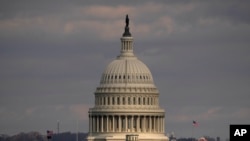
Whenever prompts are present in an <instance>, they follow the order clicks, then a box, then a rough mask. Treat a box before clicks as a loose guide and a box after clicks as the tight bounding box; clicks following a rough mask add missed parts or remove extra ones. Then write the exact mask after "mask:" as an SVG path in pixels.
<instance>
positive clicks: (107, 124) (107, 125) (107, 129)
mask: <svg viewBox="0 0 250 141" xmlns="http://www.w3.org/2000/svg"><path fill="white" fill-rule="evenodd" d="M108 120H109V118H108V115H106V132H108V131H109V121H108Z"/></svg>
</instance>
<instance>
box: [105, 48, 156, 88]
mask: <svg viewBox="0 0 250 141" xmlns="http://www.w3.org/2000/svg"><path fill="white" fill-rule="evenodd" d="M100 84H101V87H110V86H112V87H121V86H124V87H125V86H127V87H129V86H133V87H152V88H154V87H155V86H154V82H153V77H152V74H151V72H150V70H149V69H148V67H147V66H146V65H145V64H144V63H143V62H141V61H140V60H138V59H137V58H136V57H135V56H124V54H123V53H121V55H120V56H118V57H117V58H116V59H115V60H113V61H112V62H111V63H110V64H109V65H108V66H107V67H106V69H105V71H104V72H103V74H102V78H101V82H100Z"/></svg>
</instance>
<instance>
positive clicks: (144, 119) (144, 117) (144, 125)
mask: <svg viewBox="0 0 250 141" xmlns="http://www.w3.org/2000/svg"><path fill="white" fill-rule="evenodd" d="M142 129H143V132H146V116H145V115H144V116H143V126H142Z"/></svg>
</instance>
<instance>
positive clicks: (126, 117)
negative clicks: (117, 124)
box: [125, 115, 128, 132]
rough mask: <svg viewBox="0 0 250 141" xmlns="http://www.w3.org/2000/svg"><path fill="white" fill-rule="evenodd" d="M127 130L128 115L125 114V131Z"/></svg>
mask: <svg viewBox="0 0 250 141" xmlns="http://www.w3.org/2000/svg"><path fill="white" fill-rule="evenodd" d="M127 131H128V116H127V115H126V116H125V132H127Z"/></svg>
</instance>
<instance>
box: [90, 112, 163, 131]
mask: <svg viewBox="0 0 250 141" xmlns="http://www.w3.org/2000/svg"><path fill="white" fill-rule="evenodd" d="M164 124H165V117H164V116H163V115H160V116H159V115H89V132H93V133H95V132H98V133H99V132H106V133H108V132H148V133H151V132H152V133H164V132H165V131H164V130H165V129H164Z"/></svg>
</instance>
